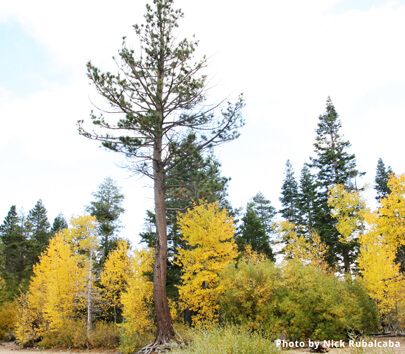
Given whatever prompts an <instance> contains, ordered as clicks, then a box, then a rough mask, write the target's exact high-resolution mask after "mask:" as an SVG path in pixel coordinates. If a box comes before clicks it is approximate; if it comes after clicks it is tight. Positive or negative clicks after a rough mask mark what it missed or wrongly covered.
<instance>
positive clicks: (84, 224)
mask: <svg viewBox="0 0 405 354" xmlns="http://www.w3.org/2000/svg"><path fill="white" fill-rule="evenodd" d="M70 224H71V227H70V228H69V229H64V230H63V231H62V232H63V235H64V237H65V239H66V241H68V242H69V243H70V244H71V245H72V248H73V250H74V251H75V255H76V259H77V261H78V262H79V263H81V266H82V269H83V272H84V273H85V274H86V276H85V277H84V279H85V284H83V288H84V293H85V294H86V295H85V298H82V301H83V300H84V302H85V306H86V308H87V321H86V323H87V337H88V338H89V336H90V331H91V329H92V310H93V309H92V308H93V300H94V298H95V296H96V291H97V289H96V287H95V284H94V283H95V280H96V279H95V275H94V258H95V256H96V251H97V248H98V247H97V246H98V239H97V225H98V224H97V219H96V217H95V216H90V215H85V216H79V217H76V218H72V219H71V220H70Z"/></svg>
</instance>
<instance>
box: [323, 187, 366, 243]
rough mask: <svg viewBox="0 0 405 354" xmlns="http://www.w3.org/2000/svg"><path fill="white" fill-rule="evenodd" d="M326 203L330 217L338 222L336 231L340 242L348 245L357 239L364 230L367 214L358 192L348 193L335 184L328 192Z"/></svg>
mask: <svg viewBox="0 0 405 354" xmlns="http://www.w3.org/2000/svg"><path fill="white" fill-rule="evenodd" d="M328 203H329V206H330V207H331V208H332V210H331V215H332V217H334V218H336V219H337V221H338V223H337V225H336V229H337V230H338V231H339V233H340V234H341V235H342V237H340V241H341V242H346V243H348V242H351V241H353V240H355V239H357V237H358V234H359V232H361V230H363V228H364V226H363V222H364V218H365V214H367V213H369V210H368V209H366V203H365V201H364V200H363V199H362V197H361V196H360V192H359V191H355V192H348V191H347V190H346V189H345V187H344V186H343V185H341V184H337V185H335V186H334V187H332V188H331V189H330V190H329V199H328Z"/></svg>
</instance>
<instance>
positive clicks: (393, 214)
mask: <svg viewBox="0 0 405 354" xmlns="http://www.w3.org/2000/svg"><path fill="white" fill-rule="evenodd" d="M388 187H389V188H390V190H391V193H390V194H388V195H387V197H385V198H382V199H381V200H380V203H381V208H380V209H379V210H378V226H379V230H380V232H381V233H382V234H384V237H385V240H386V242H387V243H392V244H394V245H396V246H404V245H405V237H404V236H405V174H403V175H400V176H395V175H391V176H390V179H389V181H388Z"/></svg>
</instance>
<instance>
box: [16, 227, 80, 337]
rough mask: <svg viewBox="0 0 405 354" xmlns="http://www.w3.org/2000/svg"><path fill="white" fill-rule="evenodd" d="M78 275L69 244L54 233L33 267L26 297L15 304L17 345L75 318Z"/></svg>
mask: <svg viewBox="0 0 405 354" xmlns="http://www.w3.org/2000/svg"><path fill="white" fill-rule="evenodd" d="M81 276H82V272H81V270H80V267H79V265H78V263H77V262H76V260H75V257H74V255H73V252H72V249H71V247H70V245H69V244H68V243H67V242H66V241H65V240H64V238H63V235H62V234H61V233H58V234H56V236H55V237H54V238H52V239H51V240H50V242H49V246H48V247H47V249H46V250H45V252H44V253H43V254H42V255H41V257H40V260H39V262H38V263H37V264H36V265H34V276H33V277H32V278H31V282H30V285H29V289H28V293H27V295H23V296H22V297H21V299H20V302H19V316H18V322H17V328H16V337H17V340H18V342H19V343H20V344H22V345H24V344H26V343H28V342H30V341H34V340H37V339H39V338H41V336H42V335H43V334H44V332H46V331H51V332H57V331H59V330H60V329H61V328H62V326H63V325H64V324H66V321H67V320H69V319H72V318H73V317H74V316H75V311H76V310H77V307H76V305H77V301H76V300H77V294H78V292H79V291H80V289H79V284H80V277H81Z"/></svg>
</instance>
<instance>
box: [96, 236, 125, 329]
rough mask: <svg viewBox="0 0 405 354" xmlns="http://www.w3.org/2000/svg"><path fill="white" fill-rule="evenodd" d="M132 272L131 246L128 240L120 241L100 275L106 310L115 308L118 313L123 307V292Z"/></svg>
mask: <svg viewBox="0 0 405 354" xmlns="http://www.w3.org/2000/svg"><path fill="white" fill-rule="evenodd" d="M130 272H131V258H130V256H129V246H128V243H127V242H126V241H120V242H119V243H118V246H117V248H116V249H115V250H114V251H113V252H111V253H110V254H109V256H108V258H107V260H106V261H105V263H104V269H103V272H102V273H101V276H100V286H101V288H102V299H103V302H104V305H103V307H104V309H105V310H107V309H109V308H113V309H114V313H116V310H117V309H121V308H122V303H121V294H122V291H123V290H125V289H126V287H127V285H128V281H129V277H130ZM115 322H116V321H115Z"/></svg>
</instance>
